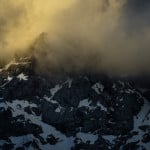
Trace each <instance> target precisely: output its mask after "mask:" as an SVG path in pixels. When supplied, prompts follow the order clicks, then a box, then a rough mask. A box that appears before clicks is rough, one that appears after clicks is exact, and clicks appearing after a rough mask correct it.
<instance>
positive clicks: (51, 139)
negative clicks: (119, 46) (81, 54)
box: [0, 58, 150, 150]
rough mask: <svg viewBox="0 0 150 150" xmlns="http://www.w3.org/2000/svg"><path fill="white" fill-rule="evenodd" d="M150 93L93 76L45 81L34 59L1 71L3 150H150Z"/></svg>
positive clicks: (118, 80) (120, 81) (0, 142)
mask: <svg viewBox="0 0 150 150" xmlns="http://www.w3.org/2000/svg"><path fill="white" fill-rule="evenodd" d="M149 91H150V89H148V88H144V87H142V88H141V87H139V86H137V85H136V84H135V82H132V81H131V80H127V79H124V78H112V77H109V76H105V75H93V74H76V75H75V74H74V75H70V74H64V75H62V76H59V77H58V76H57V77H55V76H54V75H53V76H49V77H45V76H43V75H39V74H37V73H36V72H35V71H34V64H33V62H32V60H31V59H30V58H22V59H19V60H18V61H17V62H16V61H12V62H11V63H9V64H8V65H7V66H5V67H4V68H2V69H0V149H1V150H70V149H71V150H81V149H82V150H138V149H141V150H149V149H150V101H149V99H150V98H149V95H150V94H149V93H150V92H149Z"/></svg>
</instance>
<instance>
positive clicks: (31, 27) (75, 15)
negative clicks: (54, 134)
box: [0, 0, 150, 74]
mask: <svg viewBox="0 0 150 150" xmlns="http://www.w3.org/2000/svg"><path fill="white" fill-rule="evenodd" d="M149 6H150V3H149V1H148V0H144V1H143V2H141V1H140V0H133V1H132V2H131V1H129V0H122V1H119V0H45V1H44V2H43V1H42V0H36V1H35V0H30V1H29V0H20V1H19V2H14V1H13V0H9V1H7V2H6V1H5V0H0V52H1V56H0V58H1V59H5V60H11V59H12V58H13V56H14V55H15V53H29V54H32V55H33V56H34V58H35V60H36V70H37V71H38V72H43V73H46V74H50V73H51V72H59V73H61V72H94V73H114V74H139V73H149V72H150V69H149V66H148V65H149V63H150V59H149V58H150V50H149V48H150V44H149V39H150V27H149V25H150V22H149V17H150V11H149Z"/></svg>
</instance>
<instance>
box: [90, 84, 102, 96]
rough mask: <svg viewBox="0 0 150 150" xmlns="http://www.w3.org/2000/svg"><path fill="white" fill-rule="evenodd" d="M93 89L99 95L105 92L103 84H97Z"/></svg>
mask: <svg viewBox="0 0 150 150" xmlns="http://www.w3.org/2000/svg"><path fill="white" fill-rule="evenodd" d="M92 89H93V90H95V92H96V93H97V94H100V93H101V92H103V91H104V86H103V85H102V84H101V83H96V84H94V85H93V86H92Z"/></svg>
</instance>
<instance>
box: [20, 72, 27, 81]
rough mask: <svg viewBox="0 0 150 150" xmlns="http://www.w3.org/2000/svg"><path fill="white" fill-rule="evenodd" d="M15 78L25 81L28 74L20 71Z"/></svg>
mask: <svg viewBox="0 0 150 150" xmlns="http://www.w3.org/2000/svg"><path fill="white" fill-rule="evenodd" d="M17 78H18V79H19V80H20V81H21V80H24V81H27V80H28V76H26V75H25V74H24V73H21V74H19V75H18V76H17Z"/></svg>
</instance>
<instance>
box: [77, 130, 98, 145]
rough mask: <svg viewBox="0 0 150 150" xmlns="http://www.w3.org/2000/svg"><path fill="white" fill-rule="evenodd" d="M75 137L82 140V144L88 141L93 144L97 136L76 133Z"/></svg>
mask: <svg viewBox="0 0 150 150" xmlns="http://www.w3.org/2000/svg"><path fill="white" fill-rule="evenodd" d="M76 137H77V138H80V139H82V141H83V142H84V143H86V142H87V141H90V144H94V143H95V141H96V140H97V139H98V135H93V134H91V133H83V132H79V133H77V135H76Z"/></svg>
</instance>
